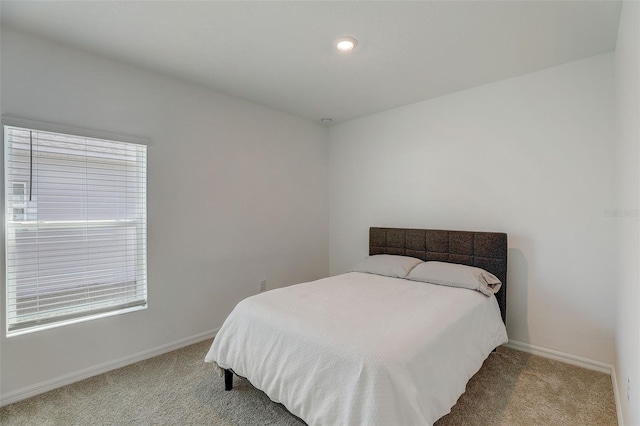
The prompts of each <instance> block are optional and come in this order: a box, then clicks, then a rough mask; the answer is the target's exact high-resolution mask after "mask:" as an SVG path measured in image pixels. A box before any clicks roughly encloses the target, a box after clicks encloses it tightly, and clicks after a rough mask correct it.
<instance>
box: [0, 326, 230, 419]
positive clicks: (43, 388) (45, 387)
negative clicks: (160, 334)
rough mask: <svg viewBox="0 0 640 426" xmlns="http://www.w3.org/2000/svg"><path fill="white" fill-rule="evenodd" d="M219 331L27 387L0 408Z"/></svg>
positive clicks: (4, 400)
mask: <svg viewBox="0 0 640 426" xmlns="http://www.w3.org/2000/svg"><path fill="white" fill-rule="evenodd" d="M218 330H219V328H216V329H215V330H209V331H205V332H204V333H199V334H196V335H194V336H191V337H187V338H184V339H180V340H176V341H175V342H171V343H167V344H166V345H161V346H156V347H155V348H151V349H148V350H146V351H142V352H138V353H135V354H132V355H128V356H125V357H122V358H119V359H116V360H114V361H109V362H105V363H103V364H98V365H96V366H93V367H89V368H85V369H84V370H80V371H75V372H73V373H69V374H65V375H64V376H60V377H56V378H55V379H51V380H46V381H44V382H40V383H36V384H35V385H31V386H27V387H25V388H22V389H18V390H16V391H13V392H9V393H7V394H4V395H0V407H3V406H5V405H9V404H13V403H14V402H18V401H21V400H23V399H26V398H30V397H32V396H36V395H39V394H41V393H44V392H48V391H50V390H53V389H56V388H59V387H62V386H66V385H69V384H71V383H74V382H77V381H80V380H84V379H87V378H89V377H93V376H96V375H98V374H102V373H106V372H107V371H111V370H115V369H116V368H120V367H124V366H127V365H130V364H134V363H136V362H139V361H143V360H145V359H149V358H153V357H155V356H158V355H162V354H165V353H167V352H171V351H175V350H176V349H180V348H183V347H185V346H189V345H192V344H194V343H198V342H202V341H203V340H207V339H212V338H213V337H214V336H215V335H216V333H217V332H218Z"/></svg>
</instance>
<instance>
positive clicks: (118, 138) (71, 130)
mask: <svg viewBox="0 0 640 426" xmlns="http://www.w3.org/2000/svg"><path fill="white" fill-rule="evenodd" d="M1 124H2V131H1V132H0V134H1V135H2V136H1V137H2V143H1V146H2V148H0V149H1V150H2V157H3V167H4V169H3V172H2V173H3V177H4V178H5V179H6V171H7V166H8V158H7V156H6V152H5V148H6V145H5V137H6V126H9V127H19V128H25V129H31V130H34V131H42V132H52V133H59V134H64V135H69V136H72V137H81V138H82V137H85V138H93V139H102V140H107V141H113V142H123V143H127V144H136V145H143V146H145V147H146V153H145V165H144V183H143V185H144V187H143V190H144V200H143V203H144V206H145V212H144V216H143V217H142V220H143V221H144V233H143V236H142V237H141V238H143V239H144V241H143V244H144V255H145V256H144V260H143V261H142V268H143V269H144V276H145V278H146V281H145V299H146V303H145V304H144V305H136V306H130V307H126V306H125V307H121V308H119V309H115V310H114V309H108V310H107V311H100V310H96V311H89V312H86V314H84V315H80V316H73V317H72V318H68V319H65V318H64V316H63V317H62V319H60V320H58V321H54V322H45V323H42V324H36V325H32V326H28V327H24V328H17V329H13V330H10V323H9V302H10V300H9V299H10V296H9V283H8V275H7V274H8V267H7V253H8V250H9V246H8V244H9V235H8V226H9V220H12V219H11V218H10V217H9V215H8V208H7V205H6V194H5V192H6V190H7V182H5V183H4V184H3V185H2V197H1V198H2V208H3V212H2V219H3V226H4V233H3V238H4V243H3V244H2V245H1V249H2V253H1V256H0V257H1V262H2V265H1V266H2V271H3V287H4V288H3V289H2V292H1V295H2V301H1V302H2V304H3V306H4V310H5V315H3V317H4V319H3V320H4V321H5V335H6V337H7V338H9V337H14V336H18V335H23V334H27V333H32V332H38V331H42V330H48V329H51V328H57V327H61V326H65V325H69V324H75V323H79V322H85V321H91V320H94V319H98V318H105V317H110V316H115V315H120V314H123V313H128V312H134V311H139V310H144V309H147V308H148V306H149V292H148V264H147V253H148V247H147V240H148V238H147V230H148V222H147V216H148V211H147V206H148V202H147V196H148V195H147V190H148V175H147V170H148V154H149V145H150V143H149V140H148V139H146V138H141V137H135V136H130V135H122V134H118V133H113V132H106V131H98V130H90V129H85V128H79V127H73V126H66V125H59V124H53V123H46V122H42V121H35V120H29V119H24V118H16V117H11V116H6V115H3V116H2V118H1ZM27 185H28V183H26V184H25V191H26V186H27ZM13 191H15V189H13ZM27 203H28V201H25V206H26V204H27ZM25 212H26V209H25ZM13 220H15V218H14V219H13ZM134 221H135V220H134ZM100 222H105V223H106V222H109V220H104V221H100ZM114 222H115V221H114ZM123 225H124V226H126V224H124V223H123Z"/></svg>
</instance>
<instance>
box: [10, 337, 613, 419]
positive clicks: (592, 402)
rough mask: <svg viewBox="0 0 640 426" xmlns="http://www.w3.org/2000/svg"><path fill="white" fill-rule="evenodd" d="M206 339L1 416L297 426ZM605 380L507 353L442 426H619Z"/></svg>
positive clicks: (492, 359) (490, 364) (490, 362)
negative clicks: (219, 366)
mask: <svg viewBox="0 0 640 426" xmlns="http://www.w3.org/2000/svg"><path fill="white" fill-rule="evenodd" d="M210 344H211V342H210V341H206V342H202V343H198V344H195V345H192V346H188V347H186V348H183V349H180V350H177V351H174V352H170V353H168V354H165V355H162V356H159V357H156V358H152V359H149V360H146V361H142V362H139V363H137V364H133V365H130V366H127V367H124V368H120V369H118V370H114V371H110V372H108V373H105V374H102V375H99V376H96V377H92V378H90V379H87V380H83V381H81V382H78V383H74V384H72V385H69V386H66V387H64V388H60V389H57V390H54V391H51V392H48V393H46V394H43V395H39V396H36V397H34V398H31V399H28V400H25V401H21V402H18V403H15V404H12V405H9V406H6V407H4V408H2V409H0V424H2V425H3V426H13V425H29V426H31V425H65V426H66V425H83V426H88V425H302V424H303V423H302V422H301V421H300V420H299V419H297V418H296V417H294V416H292V415H291V414H289V413H288V412H287V410H286V409H285V408H284V407H282V406H281V405H278V404H274V403H273V402H271V401H270V400H269V398H267V396H266V395H265V394H263V393H262V392H260V391H258V390H256V389H254V388H253V387H252V386H251V385H250V384H249V383H247V382H246V381H245V380H242V379H239V378H237V377H236V378H235V380H234V389H233V391H231V392H225V391H224V383H223V379H222V378H221V377H219V376H217V375H215V374H214V371H213V367H212V366H211V365H210V364H205V363H204V362H203V360H204V356H205V354H206V352H207V350H208V348H209V346H210ZM613 398H614V397H613V388H612V384H611V378H610V377H609V376H608V375H606V374H602V373H596V372H593V371H589V370H585V369H582V368H578V367H573V366H570V365H567V364H562V363H560V362H556V361H551V360H548V359H545V358H540V357H537V356H532V355H528V354H525V353H523V352H519V351H515V350H512V349H507V348H499V349H498V351H497V352H495V353H492V354H491V355H490V356H489V358H488V359H487V361H485V364H484V366H483V367H482V369H481V370H480V371H479V372H478V374H476V375H475V376H474V377H473V378H472V379H471V381H470V382H469V384H468V385H467V391H466V392H465V393H464V394H463V395H462V397H460V400H459V401H458V404H456V405H455V406H454V407H453V409H452V411H451V413H450V414H448V415H447V416H445V417H443V418H442V419H440V420H438V422H436V426H449V425H465V426H467V425H482V426H488V425H509V426H511V425H556V426H562V425H567V426H568V425H576V426H578V425H579V426H587V425H594V426H606V425H616V424H617V423H616V411H615V403H614V399H613Z"/></svg>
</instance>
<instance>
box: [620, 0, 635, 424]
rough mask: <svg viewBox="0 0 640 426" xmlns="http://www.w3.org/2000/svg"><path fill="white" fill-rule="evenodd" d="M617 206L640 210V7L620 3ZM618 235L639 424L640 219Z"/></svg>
mask: <svg viewBox="0 0 640 426" xmlns="http://www.w3.org/2000/svg"><path fill="white" fill-rule="evenodd" d="M614 58H615V111H616V130H617V134H616V141H617V144H616V148H617V149H616V154H617V155H616V169H615V170H616V181H615V188H616V206H617V207H618V208H619V209H621V210H631V211H632V212H633V211H634V210H635V211H637V209H638V208H639V207H640V205H639V203H638V200H639V194H638V191H639V190H640V185H639V179H640V174H639V173H638V165H639V160H640V158H639V157H638V155H640V149H639V146H638V145H639V144H640V125H639V123H638V122H639V120H640V4H639V3H637V2H624V3H623V6H622V11H621V14H620V26H619V27H618V41H617V43H616V51H615V56H614ZM616 225H617V231H618V239H619V246H618V253H617V259H618V262H617V268H616V269H617V271H618V310H617V313H618V318H617V324H616V334H615V338H616V352H617V356H616V364H615V366H616V374H617V380H616V381H617V384H618V394H619V396H620V404H621V407H622V414H623V416H624V422H625V424H626V425H640V314H639V313H638V312H639V306H640V275H639V271H638V265H639V259H640V251H639V250H638V240H639V232H640V228H639V227H638V216H635V215H631V216H622V217H619V218H617V220H616ZM627 378H629V379H630V380H631V386H630V388H631V389H630V395H629V399H628V400H627Z"/></svg>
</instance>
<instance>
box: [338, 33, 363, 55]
mask: <svg viewBox="0 0 640 426" xmlns="http://www.w3.org/2000/svg"><path fill="white" fill-rule="evenodd" d="M357 45H358V40H356V39H355V38H353V37H341V38H340V40H338V43H337V44H336V48H337V49H338V50H339V51H341V52H348V51H350V50H352V49H353V48H354V47H356V46H357Z"/></svg>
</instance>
